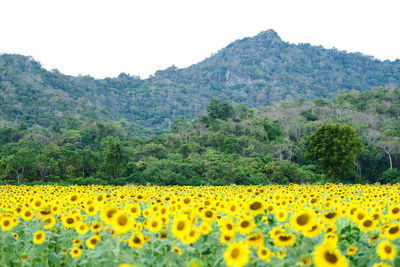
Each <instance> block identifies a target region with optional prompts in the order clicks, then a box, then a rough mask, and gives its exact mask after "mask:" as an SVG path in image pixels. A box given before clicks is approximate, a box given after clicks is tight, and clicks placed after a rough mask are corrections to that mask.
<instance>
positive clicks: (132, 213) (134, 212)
mask: <svg viewBox="0 0 400 267" xmlns="http://www.w3.org/2000/svg"><path fill="white" fill-rule="evenodd" d="M124 211H125V212H126V213H127V214H128V215H129V217H131V218H132V219H136V218H137V217H139V216H140V214H141V210H140V206H139V204H137V203H135V204H128V205H125V207H124Z"/></svg>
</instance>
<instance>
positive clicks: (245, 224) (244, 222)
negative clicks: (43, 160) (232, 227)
mask: <svg viewBox="0 0 400 267" xmlns="http://www.w3.org/2000/svg"><path fill="white" fill-rule="evenodd" d="M249 225H250V223H249V222H248V221H243V222H242V223H241V224H240V226H241V227H243V228H246V227H248V226H249Z"/></svg>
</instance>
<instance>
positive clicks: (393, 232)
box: [389, 226, 399, 235]
mask: <svg viewBox="0 0 400 267" xmlns="http://www.w3.org/2000/svg"><path fill="white" fill-rule="evenodd" d="M398 232H399V227H398V226H395V227H390V229H389V234H392V235H394V234H396V233H398Z"/></svg>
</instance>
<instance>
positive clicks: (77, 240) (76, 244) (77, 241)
mask: <svg viewBox="0 0 400 267" xmlns="http://www.w3.org/2000/svg"><path fill="white" fill-rule="evenodd" d="M72 244H73V245H74V246H75V247H79V246H80V245H81V244H82V240H81V239H80V238H75V239H74V240H73V241H72Z"/></svg>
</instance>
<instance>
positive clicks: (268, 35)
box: [256, 29, 281, 40]
mask: <svg viewBox="0 0 400 267" xmlns="http://www.w3.org/2000/svg"><path fill="white" fill-rule="evenodd" d="M256 37H261V38H266V39H269V40H272V39H278V40H281V38H280V37H279V35H278V33H277V32H276V31H274V30H273V29H269V30H266V31H262V32H260V33H259V34H257V36H256Z"/></svg>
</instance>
